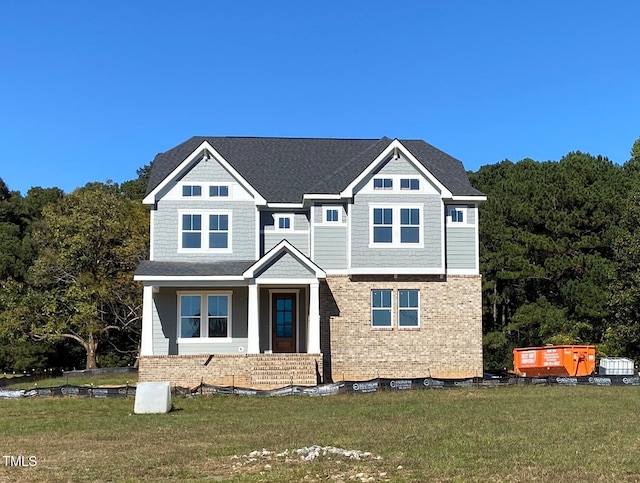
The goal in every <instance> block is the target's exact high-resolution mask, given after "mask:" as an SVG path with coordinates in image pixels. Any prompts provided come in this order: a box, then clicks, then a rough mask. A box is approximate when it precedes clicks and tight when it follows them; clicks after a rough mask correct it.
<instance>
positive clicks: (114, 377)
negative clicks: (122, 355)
mask: <svg viewBox="0 0 640 483" xmlns="http://www.w3.org/2000/svg"><path fill="white" fill-rule="evenodd" d="M127 382H128V383H129V385H130V386H135V385H136V384H137V383H138V374H137V373H135V372H131V373H128V374H99V375H87V376H84V375H83V376H73V377H65V376H58V377H47V378H44V379H38V380H37V381H25V382H23V381H21V380H20V377H16V378H15V382H13V380H12V381H10V383H9V384H7V385H6V386H5V387H4V389H33V388H35V387H39V388H44V387H58V386H64V385H67V384H68V385H71V386H90V385H92V384H93V385H94V386H125V385H126V384H127ZM0 456H1V455H0Z"/></svg>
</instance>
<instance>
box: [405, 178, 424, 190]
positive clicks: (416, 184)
mask: <svg viewBox="0 0 640 483" xmlns="http://www.w3.org/2000/svg"><path fill="white" fill-rule="evenodd" d="M400 189H401V190H410V191H419V190H420V179H418V178H400Z"/></svg>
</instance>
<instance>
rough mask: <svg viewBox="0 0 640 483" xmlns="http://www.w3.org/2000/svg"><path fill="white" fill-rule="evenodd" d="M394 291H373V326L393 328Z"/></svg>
mask: <svg viewBox="0 0 640 483" xmlns="http://www.w3.org/2000/svg"><path fill="white" fill-rule="evenodd" d="M392 304H393V291H392V290H387V289H379V290H372V291H371V326H372V327H392V326H393V320H392V316H391V313H392Z"/></svg>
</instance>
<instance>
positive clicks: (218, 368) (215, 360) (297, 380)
mask: <svg viewBox="0 0 640 483" xmlns="http://www.w3.org/2000/svg"><path fill="white" fill-rule="evenodd" d="M210 357H211V356H209V355H206V354H205V355H172V356H145V357H141V358H140V363H139V367H138V380H139V381H140V382H148V381H169V383H170V385H171V386H181V387H190V388H192V387H196V386H198V385H199V384H200V383H201V382H204V383H205V384H211V385H214V386H236V387H251V388H255V389H273V388H279V387H283V386H288V385H289V384H294V385H299V386H315V385H316V384H317V383H318V378H317V375H318V373H321V371H322V354H243V355H235V354H234V355H215V356H213V357H211V359H209V358H210Z"/></svg>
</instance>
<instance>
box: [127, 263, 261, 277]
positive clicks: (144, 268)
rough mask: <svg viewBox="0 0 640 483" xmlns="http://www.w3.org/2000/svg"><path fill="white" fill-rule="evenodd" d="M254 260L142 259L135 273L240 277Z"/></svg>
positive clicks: (141, 274)
mask: <svg viewBox="0 0 640 483" xmlns="http://www.w3.org/2000/svg"><path fill="white" fill-rule="evenodd" d="M253 263H255V261H254V260H240V261H230V262H214V263H202V262H158V261H152V260H143V261H142V262H140V265H139V266H138V269H137V270H136V273H135V278H136V279H140V277H225V276H229V277H240V278H242V274H243V273H244V272H245V270H247V269H248V268H249V267H250V266H251V265H253Z"/></svg>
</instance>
